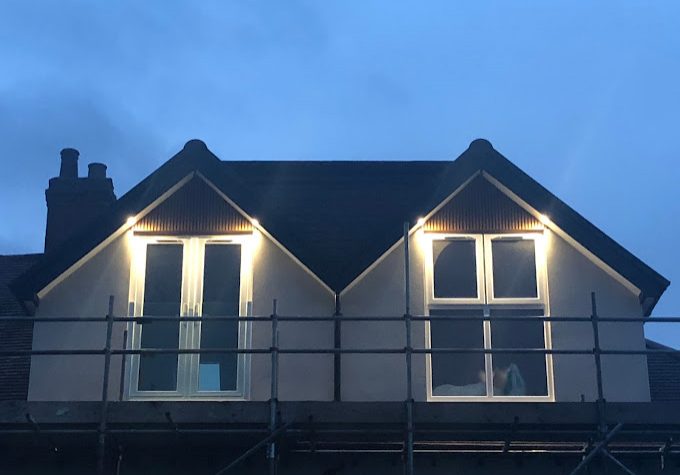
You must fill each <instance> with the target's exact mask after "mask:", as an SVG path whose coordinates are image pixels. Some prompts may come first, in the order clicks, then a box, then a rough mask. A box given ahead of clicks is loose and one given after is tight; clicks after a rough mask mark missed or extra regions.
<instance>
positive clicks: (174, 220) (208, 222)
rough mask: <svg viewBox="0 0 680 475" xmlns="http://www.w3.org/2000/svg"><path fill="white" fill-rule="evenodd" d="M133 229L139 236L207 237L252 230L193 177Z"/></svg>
mask: <svg viewBox="0 0 680 475" xmlns="http://www.w3.org/2000/svg"><path fill="white" fill-rule="evenodd" d="M133 230H134V231H135V232H136V233H142V234H169V235H180V234H203V235H209V234H234V233H250V232H252V230H253V227H252V225H251V223H250V221H248V220H247V219H246V218H245V217H244V216H243V215H242V214H241V213H239V212H238V211H237V210H236V209H235V208H234V207H233V206H231V205H230V204H229V203H228V202H227V201H225V200H224V198H222V197H221V196H220V195H219V194H218V193H217V192H216V191H215V190H213V189H212V188H211V187H210V186H209V185H208V184H207V183H205V182H204V181H203V180H202V179H200V178H197V177H194V178H192V179H191V180H190V181H189V182H188V183H186V184H185V185H184V186H182V187H181V188H180V189H179V190H177V191H176V192H175V193H174V194H172V195H171V196H170V197H169V198H168V199H166V200H165V201H164V202H162V203H161V204H160V205H158V207H156V208H155V209H153V210H152V211H151V212H150V213H149V214H147V215H146V216H144V217H143V218H142V219H140V220H139V221H138V222H137V223H136V224H135V226H134V227H133Z"/></svg>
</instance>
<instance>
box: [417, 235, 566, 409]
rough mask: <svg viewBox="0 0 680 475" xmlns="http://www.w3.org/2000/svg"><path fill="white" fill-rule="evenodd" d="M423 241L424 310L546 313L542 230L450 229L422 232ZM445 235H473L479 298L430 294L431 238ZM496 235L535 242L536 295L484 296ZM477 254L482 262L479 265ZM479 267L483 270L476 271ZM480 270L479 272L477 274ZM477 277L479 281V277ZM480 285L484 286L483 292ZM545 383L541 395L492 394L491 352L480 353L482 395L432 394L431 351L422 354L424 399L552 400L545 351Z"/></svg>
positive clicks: (487, 341) (548, 342) (547, 335)
mask: <svg viewBox="0 0 680 475" xmlns="http://www.w3.org/2000/svg"><path fill="white" fill-rule="evenodd" d="M425 237H426V238H429V239H426V241H425V244H426V245H425V253H424V254H425V255H424V257H425V273H424V274H425V303H426V305H425V313H426V315H428V316H429V315H430V310H435V309H436V310H445V309H448V308H450V309H454V308H455V309H465V308H470V309H479V310H481V312H482V313H483V315H484V316H485V317H487V316H489V315H490V312H491V309H494V308H497V309H518V308H519V309H527V310H529V309H541V310H543V314H544V315H545V316H549V315H550V305H549V299H548V279H547V257H546V247H545V236H544V234H543V233H542V232H531V233H511V234H498V233H494V234H454V233H426V234H425ZM447 238H449V239H450V238H454V239H456V238H458V239H460V238H466V239H470V238H475V240H476V242H477V247H476V255H477V262H478V264H477V280H478V284H477V288H478V289H480V293H482V295H481V297H480V298H479V299H451V298H446V299H442V298H435V297H434V254H433V241H436V240H442V239H447ZM498 238H522V239H532V240H534V242H535V254H536V285H537V298H502V299H493V298H491V299H488V298H487V296H488V295H493V294H492V293H491V292H492V291H493V290H492V289H493V273H492V272H493V267H492V266H493V259H492V255H491V252H492V251H491V241H492V240H493V239H498ZM480 254H481V256H482V262H483V263H482V265H481V266H480V265H479V258H480ZM479 269H483V272H479ZM480 274H481V275H480ZM480 280H481V282H482V283H481V285H480V284H479V281H480ZM481 289H484V290H483V292H482V291H481ZM491 323H492V322H490V321H488V320H485V321H484V322H483V326H482V327H483V334H484V349H492V342H491ZM551 334H552V331H551V325H550V322H549V321H544V322H543V341H544V344H545V348H546V349H548V350H549V349H552V338H551ZM430 335H431V334H430V322H429V321H426V322H425V348H427V349H431V348H432V341H431V338H430ZM545 359H546V385H547V395H541V396H496V395H493V373H492V370H493V358H492V355H491V354H485V355H484V371H485V378H486V381H485V383H486V395H485V396H435V395H433V394H432V390H433V388H432V354H431V353H428V354H426V357H425V366H426V370H425V379H426V385H427V386H426V393H427V400H428V401H430V402H553V401H554V400H555V382H554V374H553V361H552V355H551V354H546V356H545Z"/></svg>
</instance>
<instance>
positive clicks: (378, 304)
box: [340, 232, 426, 401]
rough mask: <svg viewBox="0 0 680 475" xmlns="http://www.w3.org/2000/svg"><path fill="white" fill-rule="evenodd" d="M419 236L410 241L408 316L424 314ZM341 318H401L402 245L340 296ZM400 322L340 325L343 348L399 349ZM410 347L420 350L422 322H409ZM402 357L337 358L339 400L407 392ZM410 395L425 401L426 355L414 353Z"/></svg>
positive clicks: (385, 398) (381, 397)
mask: <svg viewBox="0 0 680 475" xmlns="http://www.w3.org/2000/svg"><path fill="white" fill-rule="evenodd" d="M421 241H422V233H421V232H418V233H415V234H414V235H413V236H412V237H411V241H410V249H409V251H410V268H411V274H410V279H411V285H410V288H411V313H412V314H420V315H422V314H423V313H424V310H425V308H424V296H425V293H424V265H423V263H424V261H423V250H424V246H423V245H422V244H421ZM340 304H341V309H342V314H343V316H357V317H360V316H373V317H385V316H392V317H395V316H402V315H404V312H405V302H404V246H403V243H400V244H399V245H398V246H396V247H395V248H394V249H393V250H392V251H391V252H390V253H389V254H388V255H387V256H386V258H385V259H384V260H382V261H381V262H380V263H378V264H377V265H376V266H375V267H374V268H373V269H371V270H370V271H369V272H368V273H367V274H366V275H365V276H364V277H363V278H362V279H361V280H359V281H358V282H357V284H356V285H354V286H353V287H351V288H349V289H348V290H347V291H346V292H343V293H342V294H341V296H340ZM405 335H406V333H405V325H404V323H403V322H380V321H376V322H343V323H342V346H343V348H346V349H371V348H404V347H405V346H406V338H405ZM411 338H412V344H413V347H414V348H424V346H425V324H424V322H413V324H412V335H411ZM405 358H406V357H405V355H403V354H383V355H380V354H354V355H352V354H346V355H343V357H342V398H343V400H347V401H400V400H404V398H405V394H406V366H405ZM412 361H413V397H414V398H415V399H416V400H420V401H422V400H425V399H426V392H425V387H426V386H425V357H424V356H423V355H422V354H421V355H417V354H416V355H413V360H412Z"/></svg>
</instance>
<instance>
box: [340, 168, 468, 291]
mask: <svg viewBox="0 0 680 475" xmlns="http://www.w3.org/2000/svg"><path fill="white" fill-rule="evenodd" d="M480 173H481V171H476V172H475V173H473V174H472V175H471V176H470V178H468V179H467V180H465V181H464V182H463V183H462V184H461V185H460V186H459V187H458V188H456V189H455V190H453V192H452V193H451V194H450V195H449V196H447V197H446V198H444V200H443V201H442V202H441V203H439V204H438V205H437V206H436V207H435V208H434V209H432V211H430V212H429V213H427V214H426V215H425V216H423V217H422V218H420V219H418V222H417V223H416V224H415V225H414V226H413V227H412V228H411V229H409V232H408V235H409V237H410V236H411V235H412V234H413V233H415V232H416V231H417V230H418V229H420V228H422V225H423V223H426V222H427V220H428V219H430V218H431V217H432V216H433V215H434V214H435V213H436V212H437V211H439V210H440V209H441V208H442V207H444V206H445V205H446V204H447V203H448V202H449V201H451V199H453V197H454V196H456V195H457V194H458V193H460V192H461V191H462V190H463V188H465V187H466V186H467V185H468V184H469V183H470V182H471V181H472V180H473V179H475V178H476V177H477V175H479V174H480ZM428 234H429V233H428ZM403 242H404V236H401V237H400V238H399V239H397V242H395V243H394V244H392V245H391V246H390V247H389V249H387V250H386V251H385V252H383V253H382V255H381V256H380V257H378V258H377V259H376V260H375V261H373V262H372V263H371V264H370V265H369V266H368V267H366V269H364V270H363V272H361V274H359V275H358V276H356V277H355V278H354V280H352V282H350V283H349V284H347V285H346V286H345V288H344V289H342V290H341V291H340V293H339V295H340V297H342V296H343V295H344V294H345V293H346V292H349V291H350V290H351V289H352V288H353V287H354V286H355V285H357V284H358V283H359V281H361V280H362V279H363V278H364V277H366V276H367V275H368V274H369V273H370V272H371V271H372V270H373V269H375V268H376V267H377V266H378V264H380V263H381V262H382V261H384V260H385V259H386V258H387V256H389V255H390V254H391V253H392V251H394V250H395V249H397V248H398V247H399V245H400V244H402V243H403Z"/></svg>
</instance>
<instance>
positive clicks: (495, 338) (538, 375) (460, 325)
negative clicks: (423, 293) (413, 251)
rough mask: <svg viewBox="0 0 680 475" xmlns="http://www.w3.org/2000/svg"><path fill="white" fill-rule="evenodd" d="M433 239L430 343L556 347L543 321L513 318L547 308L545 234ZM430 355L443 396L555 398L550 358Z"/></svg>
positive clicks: (435, 392)
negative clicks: (551, 341) (485, 317)
mask: <svg viewBox="0 0 680 475" xmlns="http://www.w3.org/2000/svg"><path fill="white" fill-rule="evenodd" d="M430 236H431V238H432V241H431V242H432V246H431V252H432V254H431V256H430V258H429V259H428V266H427V267H428V269H427V272H426V276H427V285H426V287H427V292H428V299H427V302H428V311H429V314H430V316H431V317H433V318H432V320H431V321H430V322H429V324H428V332H427V333H428V341H427V343H428V347H430V348H434V349H436V348H458V349H475V348H477V349H482V348H483V349H492V348H503V349H508V350H512V349H527V348H549V344H550V339H549V326H548V324H547V323H546V322H544V320H543V319H536V320H535V321H532V320H522V321H518V320H514V319H512V317H531V316H536V317H539V316H543V315H545V314H546V313H547V312H546V308H547V305H546V283H545V274H546V273H545V256H544V251H543V241H542V234H539V233H533V234H524V235H514V234H513V235H502V234H493V235H491V234H489V235H430ZM437 316H446V317H454V318H453V319H451V318H446V319H444V318H442V319H440V320H438V319H437V318H436V317H437ZM484 316H487V317H489V316H490V317H492V318H493V319H494V320H492V321H485V320H484V319H483V318H482V317H484ZM456 317H459V318H456ZM503 317H509V318H508V319H507V321H504V319H503ZM427 360H428V377H429V384H428V386H429V387H428V393H429V395H430V397H431V398H432V399H435V400H436V399H447V400H448V399H452V398H454V399H455V398H460V397H467V398H470V397H476V398H484V399H487V398H494V399H497V398H509V399H511V400H517V399H518V398H521V397H531V398H544V399H550V398H551V397H552V386H551V384H550V379H551V374H550V367H551V358H550V356H549V355H545V354H536V353H513V352H511V351H510V352H507V353H506V352H503V353H496V354H484V353H483V352H481V351H479V352H469V353H445V352H441V353H433V354H432V355H429V356H428V358H427Z"/></svg>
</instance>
